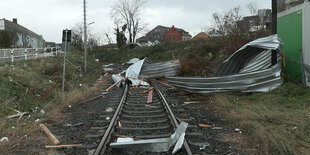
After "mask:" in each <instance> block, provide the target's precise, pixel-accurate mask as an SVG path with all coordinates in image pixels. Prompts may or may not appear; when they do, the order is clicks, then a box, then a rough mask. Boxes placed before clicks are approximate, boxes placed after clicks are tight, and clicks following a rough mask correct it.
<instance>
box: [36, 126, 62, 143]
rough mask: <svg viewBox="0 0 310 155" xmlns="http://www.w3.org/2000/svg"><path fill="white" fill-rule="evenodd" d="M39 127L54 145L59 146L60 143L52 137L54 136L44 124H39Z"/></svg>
mask: <svg viewBox="0 0 310 155" xmlns="http://www.w3.org/2000/svg"><path fill="white" fill-rule="evenodd" d="M40 127H41V129H42V130H43V131H44V132H45V134H46V135H47V136H48V138H49V139H50V140H51V141H52V142H53V143H54V144H55V145H60V141H59V140H58V139H57V138H56V137H55V136H54V134H53V133H52V132H51V131H50V130H49V129H48V128H47V127H46V126H45V125H44V124H42V123H41V124H40Z"/></svg>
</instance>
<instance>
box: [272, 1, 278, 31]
mask: <svg viewBox="0 0 310 155" xmlns="http://www.w3.org/2000/svg"><path fill="white" fill-rule="evenodd" d="M277 4H278V3H277V0H272V34H277V24H278V22H277V13H278V6H277Z"/></svg>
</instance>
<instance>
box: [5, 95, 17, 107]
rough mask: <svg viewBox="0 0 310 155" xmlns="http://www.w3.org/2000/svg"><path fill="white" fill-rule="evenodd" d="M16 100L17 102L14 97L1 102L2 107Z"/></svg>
mask: <svg viewBox="0 0 310 155" xmlns="http://www.w3.org/2000/svg"><path fill="white" fill-rule="evenodd" d="M16 100H17V96H14V97H12V98H10V99H9V100H7V101H5V102H3V104H4V105H8V104H10V103H12V102H14V101H16Z"/></svg>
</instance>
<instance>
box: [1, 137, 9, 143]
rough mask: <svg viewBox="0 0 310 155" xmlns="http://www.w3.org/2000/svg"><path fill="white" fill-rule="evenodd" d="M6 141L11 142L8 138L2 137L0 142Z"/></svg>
mask: <svg viewBox="0 0 310 155" xmlns="http://www.w3.org/2000/svg"><path fill="white" fill-rule="evenodd" d="M4 141H7V142H8V141H9V138H8V137H2V138H1V139H0V142H4Z"/></svg>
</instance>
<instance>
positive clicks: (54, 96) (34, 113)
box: [0, 51, 102, 154]
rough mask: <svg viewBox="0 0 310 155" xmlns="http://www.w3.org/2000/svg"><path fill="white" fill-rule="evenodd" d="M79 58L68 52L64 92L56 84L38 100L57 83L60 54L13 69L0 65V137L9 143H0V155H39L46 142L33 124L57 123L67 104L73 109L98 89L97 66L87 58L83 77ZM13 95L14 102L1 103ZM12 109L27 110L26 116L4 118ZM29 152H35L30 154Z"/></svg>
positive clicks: (60, 78) (77, 52) (59, 69)
mask: <svg viewBox="0 0 310 155" xmlns="http://www.w3.org/2000/svg"><path fill="white" fill-rule="evenodd" d="M80 55H82V53H80V52H79V51H73V52H71V53H68V57H67V58H68V60H67V63H68V65H67V74H66V87H65V88H66V89H65V90H66V93H65V94H62V93H61V84H58V85H57V86H56V87H55V89H53V91H51V93H49V94H48V95H47V96H46V98H41V97H42V96H44V94H45V93H46V92H48V91H49V89H50V88H52V87H53V86H54V85H55V83H61V80H62V61H63V57H62V56H61V55H60V56H56V57H51V58H46V59H38V60H30V61H26V62H18V63H16V64H14V66H11V65H2V66H0V82H1V85H0V138H2V137H8V138H9V142H2V143H0V154H12V151H14V153H18V151H20V150H24V152H22V154H28V153H29V154H33V153H35V154H42V152H41V151H46V150H45V149H44V147H42V144H43V145H44V144H50V142H49V141H48V139H46V137H45V136H43V137H42V133H41V132H39V130H40V129H39V127H38V123H39V122H37V123H36V122H35V120H37V119H39V120H40V122H45V123H48V124H53V123H57V122H58V121H61V118H62V117H63V116H64V115H63V113H62V112H64V111H65V110H66V108H68V106H69V105H72V106H75V104H76V103H77V102H78V101H80V100H83V99H85V98H87V97H88V96H90V95H91V94H92V93H94V92H96V91H98V90H99V88H98V87H94V84H95V83H96V82H97V79H98V78H99V76H100V75H101V74H102V68H101V65H100V64H99V63H96V62H94V60H93V59H89V64H88V66H89V69H88V73H87V75H85V74H84V72H83V70H81V67H80V66H83V65H84V63H83V59H82V58H81V56H80ZM90 58H91V56H90ZM81 84H82V85H81ZM13 96H17V97H18V99H17V100H16V101H15V102H12V103H9V104H8V105H4V104H2V103H3V102H5V101H7V100H8V99H10V98H11V97H13ZM14 109H15V110H19V111H27V112H29V115H30V116H29V115H28V116H24V117H22V118H21V119H20V120H18V119H15V118H14V119H7V116H8V115H11V114H15V113H16V112H14ZM41 110H43V111H44V112H43V113H42V112H41ZM25 135H27V137H28V139H26V138H25ZM25 148H29V149H25ZM31 149H35V150H33V151H32V152H31ZM36 149H37V150H36ZM16 151H17V152H16ZM43 154H55V152H54V151H48V152H44V153H43Z"/></svg>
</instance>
